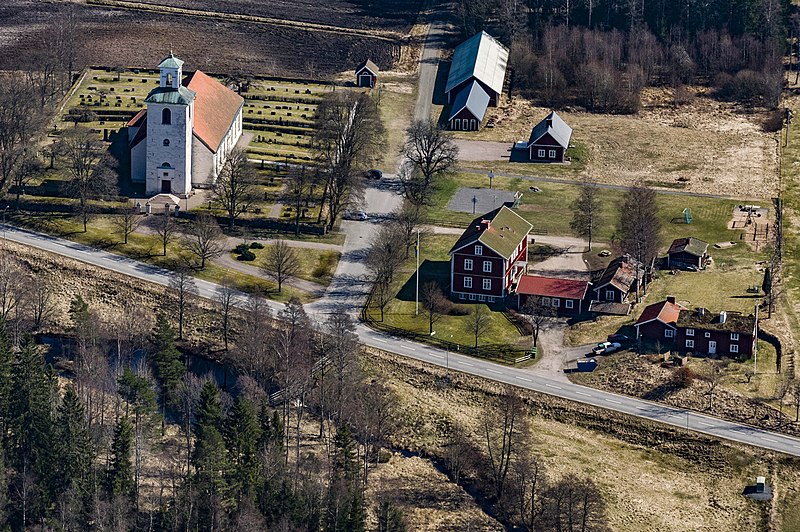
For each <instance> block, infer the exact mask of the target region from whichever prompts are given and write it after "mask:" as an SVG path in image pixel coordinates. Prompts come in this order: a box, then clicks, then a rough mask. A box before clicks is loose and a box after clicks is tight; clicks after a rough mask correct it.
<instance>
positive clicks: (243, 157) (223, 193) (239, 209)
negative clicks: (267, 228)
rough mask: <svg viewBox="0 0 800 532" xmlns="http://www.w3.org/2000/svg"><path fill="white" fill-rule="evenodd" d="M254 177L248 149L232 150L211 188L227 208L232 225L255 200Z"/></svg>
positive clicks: (229, 222) (215, 199)
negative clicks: (248, 158) (248, 157)
mask: <svg viewBox="0 0 800 532" xmlns="http://www.w3.org/2000/svg"><path fill="white" fill-rule="evenodd" d="M254 178H255V176H254V172H253V168H252V167H251V166H250V163H249V162H248V160H247V150H245V149H244V148H234V149H233V150H231V153H230V154H229V155H228V158H227V159H225V163H224V164H223V166H222V170H221V171H220V173H219V176H217V180H216V182H215V183H214V187H213V188H212V190H211V192H212V195H213V198H214V201H216V202H217V203H219V204H220V205H222V208H223V209H225V212H226V213H227V215H228V225H229V226H230V227H233V226H234V223H235V222H236V218H238V217H239V216H240V215H241V214H242V213H244V212H247V209H249V208H250V205H252V203H253V201H254V200H255V188H254V184H253V183H254Z"/></svg>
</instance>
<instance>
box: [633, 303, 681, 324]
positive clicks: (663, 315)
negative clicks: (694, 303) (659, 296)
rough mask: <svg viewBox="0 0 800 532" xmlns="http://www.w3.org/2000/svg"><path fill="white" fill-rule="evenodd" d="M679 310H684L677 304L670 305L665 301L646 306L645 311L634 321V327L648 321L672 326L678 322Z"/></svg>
mask: <svg viewBox="0 0 800 532" xmlns="http://www.w3.org/2000/svg"><path fill="white" fill-rule="evenodd" d="M681 310H686V309H685V308H684V307H682V306H680V305H678V304H677V303H671V302H669V301H666V300H664V301H660V302H658V303H653V304H652V305H647V306H646V307H645V309H644V310H643V311H642V315H641V316H639V319H638V320H636V325H641V324H643V323H646V322H648V321H653V320H656V319H657V320H659V321H661V322H663V323H668V324H670V325H673V326H674V325H675V323H676V322H677V321H678V316H679V315H680V312H681Z"/></svg>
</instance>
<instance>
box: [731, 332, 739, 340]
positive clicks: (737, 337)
mask: <svg viewBox="0 0 800 532" xmlns="http://www.w3.org/2000/svg"><path fill="white" fill-rule="evenodd" d="M738 339H739V333H731V340H738Z"/></svg>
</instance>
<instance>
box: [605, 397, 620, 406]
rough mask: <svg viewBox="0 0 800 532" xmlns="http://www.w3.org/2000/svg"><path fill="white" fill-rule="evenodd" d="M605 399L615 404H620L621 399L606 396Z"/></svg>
mask: <svg viewBox="0 0 800 532" xmlns="http://www.w3.org/2000/svg"><path fill="white" fill-rule="evenodd" d="M606 401H608V402H609V403H614V404H615V405H621V404H622V401H617V400H616V399H609V398H608V397H606Z"/></svg>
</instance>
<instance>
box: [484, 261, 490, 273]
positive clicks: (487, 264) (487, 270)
mask: <svg viewBox="0 0 800 532" xmlns="http://www.w3.org/2000/svg"><path fill="white" fill-rule="evenodd" d="M483 273H492V262H491V261H488V260H485V261H483Z"/></svg>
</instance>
